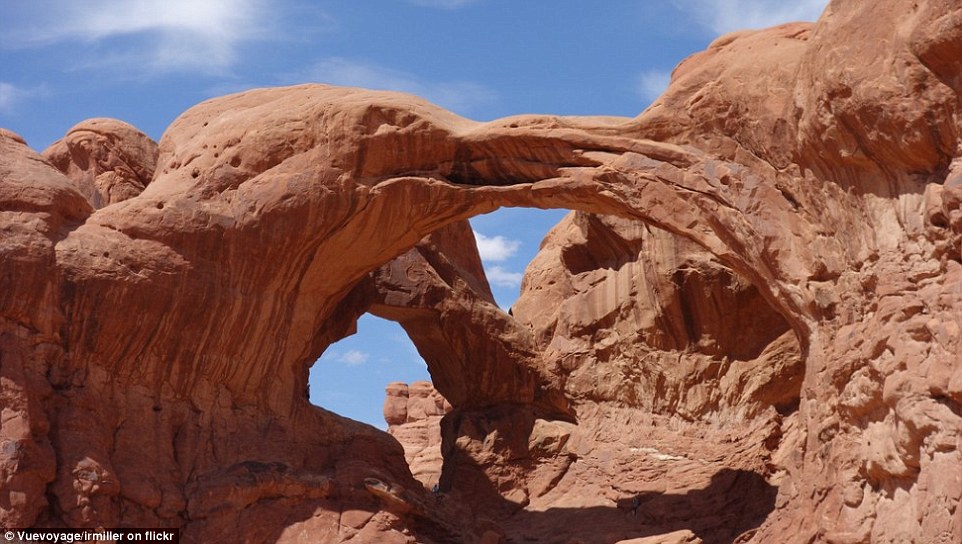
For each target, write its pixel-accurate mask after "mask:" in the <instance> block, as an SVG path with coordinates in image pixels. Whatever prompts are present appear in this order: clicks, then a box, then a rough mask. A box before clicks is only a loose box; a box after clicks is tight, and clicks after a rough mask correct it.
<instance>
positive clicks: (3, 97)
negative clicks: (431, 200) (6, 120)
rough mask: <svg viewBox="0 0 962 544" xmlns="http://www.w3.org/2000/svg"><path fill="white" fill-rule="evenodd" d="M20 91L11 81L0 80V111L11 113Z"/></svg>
mask: <svg viewBox="0 0 962 544" xmlns="http://www.w3.org/2000/svg"><path fill="white" fill-rule="evenodd" d="M21 94H22V91H21V90H20V89H18V88H17V87H15V86H14V85H13V84H12V83H7V82H5V81H0V113H12V112H13V107H14V104H15V103H16V102H17V100H18V99H19V98H20V96H21Z"/></svg>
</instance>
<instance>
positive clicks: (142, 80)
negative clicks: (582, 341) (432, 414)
mask: <svg viewBox="0 0 962 544" xmlns="http://www.w3.org/2000/svg"><path fill="white" fill-rule="evenodd" d="M825 3H826V0H798V1H796V2H791V3H786V2H782V1H780V0H660V1H654V0H606V1H605V2H587V1H584V0H579V1H575V0H528V1H517V0H358V1H344V0H340V1H333V0H330V1H307V0H271V1H268V0H85V1H82V2H81V1H76V0H33V1H30V2H25V1H18V0H0V126H2V127H5V128H9V129H11V130H13V131H14V132H17V133H19V134H20V135H22V136H23V137H24V138H25V139H26V140H27V142H28V143H29V144H30V145H31V146H32V147H34V148H35V149H37V150H43V149H44V148H45V147H46V146H48V145H49V144H50V143H52V142H53V141H55V140H56V139H58V138H60V137H62V136H63V134H64V133H65V132H66V131H67V130H68V129H69V128H70V127H71V126H73V125H74V124H76V123H77V122H79V121H81V120H83V119H87V118H90V117H115V118H118V119H122V120H124V121H127V122H129V123H132V124H133V125H135V126H137V127H138V128H140V129H141V130H143V131H144V132H146V133H147V134H148V135H150V136H151V137H153V138H154V139H159V138H160V136H161V135H162V134H163V131H164V129H165V128H166V127H167V125H169V124H170V122H171V121H173V120H174V118H176V117H177V115H179V114H180V113H181V112H183V111H184V110H186V109H187V108H189V107H190V106H192V105H194V104H196V103H198V102H200V101H202V100H205V99H207V98H210V97H213V96H218V95H222V94H226V93H231V92H236V91H241V90H244V89H248V88H253V87H265V86H277V85H289V84H295V83H303V82H307V81H317V82H324V83H331V84H337V85H353V86H361V87H368V88H377V89H392V90H399V91H404V92H409V93H413V94H418V95H420V96H423V97H425V98H427V99H429V100H431V101H434V102H436V103H438V104H440V105H442V106H445V107H447V108H448V109H451V110H452V111H455V112H456V113H459V114H461V115H464V116H466V117H470V118H473V119H478V120H489V119H495V118H498V117H503V116H506V115H511V114H517V113H553V114H562V115H591V114H604V115H624V116H635V115H637V114H638V113H640V112H641V111H642V110H643V109H644V108H645V107H646V106H647V105H648V104H649V103H650V102H651V100H653V99H654V98H655V97H656V96H657V95H658V94H660V93H661V91H662V90H664V88H665V86H666V85H667V83H668V77H669V74H670V73H671V69H672V68H673V67H674V66H675V65H676V64H677V63H678V62H679V61H681V60H682V59H683V58H684V57H686V56H688V55H690V54H692V53H694V52H696V51H699V50H702V49H704V48H705V46H707V45H708V43H709V42H711V40H713V39H714V38H716V37H717V36H718V35H720V34H722V33H724V32H728V31H731V30H737V29H741V28H760V27H766V26H771V25H774V24H778V23H781V22H785V21H793V20H814V19H815V18H816V17H817V16H818V14H819V13H820V12H821V10H822V9H823V8H824V5H825ZM563 215H564V212H563V211H548V212H545V211H538V210H502V211H499V212H496V213H494V214H489V215H487V216H483V217H479V218H475V219H473V220H472V225H473V226H474V228H475V230H476V232H477V233H478V237H479V245H480V248H481V250H482V254H483V256H484V257H485V266H486V268H487V270H488V272H489V276H490V279H491V282H492V287H493V290H494V291H495V295H496V298H497V299H498V302H499V303H500V304H501V305H502V306H503V307H507V306H509V305H510V304H511V303H512V302H513V301H514V298H515V297H516V296H517V291H518V283H519V280H520V274H521V273H522V272H523V270H524V267H525V266H526V265H527V263H528V262H529V261H530V260H531V258H532V257H533V255H534V254H535V253H536V252H537V248H538V245H539V244H540V241H541V238H542V237H543V236H544V234H545V232H547V230H548V229H549V228H550V227H551V225H553V224H554V223H556V222H557V221H558V219H560V217H562V216H563ZM427 378H428V375H427V371H426V369H425V367H424V363H423V361H421V360H420V358H419V357H418V356H417V353H416V351H415V350H414V348H413V346H411V344H410V342H409V341H408V340H407V339H406V337H404V333H403V331H402V330H401V329H400V328H399V327H397V326H396V325H393V324H388V323H386V322H383V321H382V320H378V319H374V318H364V319H363V320H362V322H361V323H360V325H359V332H358V334H357V335H355V336H353V337H350V338H348V339H345V340H344V341H342V342H339V343H338V344H336V345H334V346H332V347H331V348H330V349H329V350H328V351H327V352H326V353H325V354H324V355H323V356H322V358H321V359H320V360H319V362H318V364H316V365H315V366H314V368H313V369H312V373H311V390H312V400H313V401H314V402H315V403H317V404H320V405H322V406H325V407H326V408H329V409H331V410H334V411H336V412H338V413H341V414H343V415H347V416H349V417H352V418H355V419H359V420H361V421H366V422H368V423H371V424H373V425H376V426H379V427H383V426H384V423H383V420H382V419H381V415H380V414H381V401H382V400H383V391H384V386H385V385H386V384H387V383H388V382H390V381H395V380H397V381H412V380H415V379H427Z"/></svg>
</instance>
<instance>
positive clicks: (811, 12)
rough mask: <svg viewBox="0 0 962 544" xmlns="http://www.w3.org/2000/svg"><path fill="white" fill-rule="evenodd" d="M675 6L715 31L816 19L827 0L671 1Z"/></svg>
mask: <svg viewBox="0 0 962 544" xmlns="http://www.w3.org/2000/svg"><path fill="white" fill-rule="evenodd" d="M674 3H675V6H676V7H678V8H679V9H681V10H682V11H684V12H686V13H688V14H690V15H692V16H693V17H694V18H695V20H696V21H698V23H700V24H702V25H704V26H706V27H708V28H709V29H711V30H712V31H714V32H717V33H718V34H724V33H726V32H731V31H733V30H742V29H746V28H766V27H770V26H775V25H778V24H781V23H788V22H792V21H815V20H817V19H818V17H819V16H820V15H821V14H822V10H824V9H825V6H826V5H827V4H828V0H797V1H795V2H785V1H783V0H674Z"/></svg>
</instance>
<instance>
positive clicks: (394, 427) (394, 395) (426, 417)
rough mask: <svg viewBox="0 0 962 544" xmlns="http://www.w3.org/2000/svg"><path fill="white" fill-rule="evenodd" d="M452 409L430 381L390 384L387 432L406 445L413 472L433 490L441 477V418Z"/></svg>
mask: <svg viewBox="0 0 962 544" xmlns="http://www.w3.org/2000/svg"><path fill="white" fill-rule="evenodd" d="M450 411H451V405H450V404H449V403H448V401H447V399H445V398H444V397H442V396H441V394H440V393H438V391H437V390H436V389H435V388H434V386H433V385H431V382H414V383H412V384H411V385H410V386H409V385H408V384H406V383H401V382H395V383H392V384H389V385H388V386H387V395H386V397H385V398H384V420H385V421H386V422H387V423H388V429H387V432H388V433H389V434H390V435H391V436H393V437H394V438H396V439H397V441H398V442H400V443H401V445H402V446H404V458H405V459H407V462H408V466H410V467H411V474H413V475H414V477H415V478H417V480H418V481H419V482H421V483H422V484H424V487H426V488H428V489H434V486H435V485H437V484H438V481H439V480H440V478H441V466H442V464H443V461H444V460H443V458H442V456H441V418H442V417H444V415H445V414H447V413H448V412H450Z"/></svg>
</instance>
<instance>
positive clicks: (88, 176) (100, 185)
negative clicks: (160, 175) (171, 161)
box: [43, 119, 158, 208]
mask: <svg viewBox="0 0 962 544" xmlns="http://www.w3.org/2000/svg"><path fill="white" fill-rule="evenodd" d="M157 153H158V150H157V143H156V142H154V141H153V140H151V139H150V138H148V137H147V135H146V134H144V133H142V132H140V131H139V130H137V129H136V128H134V127H132V126H130V125H128V124H127V123H124V122H122V121H117V120H115V119H88V120H86V121H83V122H82V123H80V124H78V125H77V126H75V127H73V128H71V129H70V130H69V131H68V132H67V135H66V136H64V138H63V139H62V140H58V141H56V142H54V143H53V144H52V145H51V146H50V147H49V148H47V149H46V150H45V151H44V152H43V156H44V158H45V159H47V160H48V161H50V164H52V165H54V166H55V167H56V168H57V169H58V170H60V171H61V172H63V173H64V174H65V175H66V176H67V177H68V178H70V180H71V181H72V182H73V183H74V185H75V186H76V187H77V189H78V190H79V191H80V193H81V194H82V195H84V197H86V199H87V200H88V201H89V202H90V203H91V204H92V205H93V207H94V208H103V207H104V206H106V205H108V204H113V203H114V202H120V201H122V200H127V199H128V198H133V197H135V196H137V195H139V194H140V193H141V192H143V190H144V187H146V186H147V184H148V183H150V178H151V177H152V176H153V174H154V170H155V169H156V168H157Z"/></svg>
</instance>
